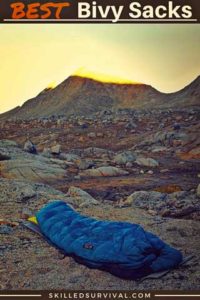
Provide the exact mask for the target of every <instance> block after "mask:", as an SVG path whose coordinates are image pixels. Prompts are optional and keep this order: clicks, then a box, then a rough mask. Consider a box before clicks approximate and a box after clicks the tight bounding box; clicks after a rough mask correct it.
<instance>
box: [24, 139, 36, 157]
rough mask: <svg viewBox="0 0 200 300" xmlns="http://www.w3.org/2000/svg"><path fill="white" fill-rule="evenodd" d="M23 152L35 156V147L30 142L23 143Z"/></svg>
mask: <svg viewBox="0 0 200 300" xmlns="http://www.w3.org/2000/svg"><path fill="white" fill-rule="evenodd" d="M24 151H26V152H28V153H31V154H37V149H36V146H35V145H34V144H33V143H32V142H31V141H30V140H28V141H26V142H25V144H24Z"/></svg>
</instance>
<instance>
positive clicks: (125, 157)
mask: <svg viewBox="0 0 200 300" xmlns="http://www.w3.org/2000/svg"><path fill="white" fill-rule="evenodd" d="M135 160H136V155H135V154H134V153H133V152H131V151H125V152H122V153H119V154H117V155H115V157H114V162H115V163H116V164H119V165H125V164H126V163H128V162H131V163H132V162H134V161H135Z"/></svg>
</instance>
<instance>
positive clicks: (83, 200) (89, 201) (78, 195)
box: [67, 186, 99, 207]
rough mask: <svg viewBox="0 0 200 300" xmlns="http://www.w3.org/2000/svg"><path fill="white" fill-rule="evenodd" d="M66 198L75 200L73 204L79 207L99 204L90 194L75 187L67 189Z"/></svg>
mask: <svg viewBox="0 0 200 300" xmlns="http://www.w3.org/2000/svg"><path fill="white" fill-rule="evenodd" d="M67 196H69V197H71V198H74V199H75V200H74V201H73V202H75V203H76V205H78V206H79V207H80V206H81V207H82V206H90V205H98V204H99V202H98V201H97V200H95V199H94V198H93V197H92V196H91V195H90V194H88V193H87V192H85V191H84V190H82V189H80V188H77V187H75V186H71V187H70V188H69V190H68V193H67Z"/></svg>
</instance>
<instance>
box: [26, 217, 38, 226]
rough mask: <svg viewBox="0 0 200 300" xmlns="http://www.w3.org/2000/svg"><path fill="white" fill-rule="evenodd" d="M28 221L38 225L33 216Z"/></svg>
mask: <svg viewBox="0 0 200 300" xmlns="http://www.w3.org/2000/svg"><path fill="white" fill-rule="evenodd" d="M28 221H29V222H32V223H34V224H37V225H38V221H37V219H36V217H35V216H33V217H30V218H28Z"/></svg>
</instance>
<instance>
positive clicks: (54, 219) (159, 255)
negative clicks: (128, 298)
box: [36, 201, 182, 279]
mask: <svg viewBox="0 0 200 300" xmlns="http://www.w3.org/2000/svg"><path fill="white" fill-rule="evenodd" d="M36 219H37V221H38V225H39V227H40V230H41V232H42V233H43V234H44V235H45V236H46V237H47V238H48V239H49V240H50V241H51V242H52V243H53V244H54V245H56V246H57V247H58V248H60V249H62V250H63V251H64V253H65V254H66V255H69V256H72V257H73V258H74V259H75V260H76V261H77V262H79V263H82V264H84V265H86V266H88V267H90V268H98V269H101V270H105V271H108V272H110V273H112V274H114V275H116V276H119V277H122V278H127V279H137V278H141V277H143V276H146V275H149V274H150V273H154V272H160V271H164V270H169V269H171V268H174V267H176V266H178V265H179V263H180V262H181V261H182V254H181V252H180V251H178V250H176V249H174V248H172V247H170V246H169V245H167V244H166V243H164V242H163V241H162V240H161V239H159V238H158V237H157V236H156V235H154V234H152V233H150V232H147V231H145V230H144V229H143V228H142V227H141V226H140V225H137V224H132V223H128V222H114V221H99V220H96V219H94V218H90V217H86V216H82V215H81V214H79V213H78V212H76V211H75V210H73V208H71V206H69V205H67V204H66V203H65V202H63V201H55V202H51V203H49V204H47V205H46V206H45V207H44V208H42V209H41V210H40V211H39V212H38V213H37V214H36Z"/></svg>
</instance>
